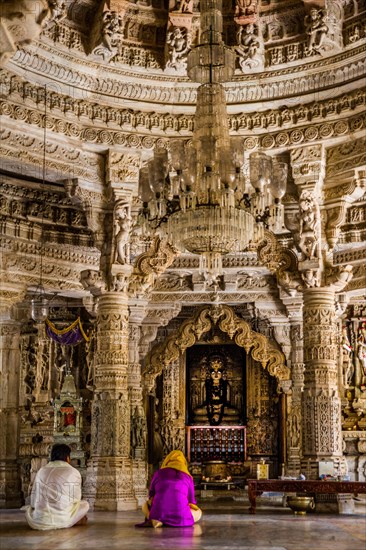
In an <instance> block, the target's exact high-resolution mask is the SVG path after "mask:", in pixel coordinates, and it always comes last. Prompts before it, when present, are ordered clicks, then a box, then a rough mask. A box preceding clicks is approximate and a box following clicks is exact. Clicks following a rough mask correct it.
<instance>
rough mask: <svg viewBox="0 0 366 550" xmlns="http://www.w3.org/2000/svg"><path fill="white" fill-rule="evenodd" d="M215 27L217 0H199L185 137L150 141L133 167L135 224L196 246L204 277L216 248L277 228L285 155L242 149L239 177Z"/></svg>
mask: <svg viewBox="0 0 366 550" xmlns="http://www.w3.org/2000/svg"><path fill="white" fill-rule="evenodd" d="M222 29H223V24H222V13H221V0H202V1H201V18H200V44H198V45H197V46H196V47H195V48H194V49H193V50H192V51H191V52H190V53H189V54H188V76H189V77H190V78H191V80H193V81H195V82H199V83H200V86H199V87H198V90H197V106H196V113H195V124H194V132H193V137H192V141H191V143H190V144H189V145H188V146H187V145H185V143H184V141H183V140H182V139H174V140H172V141H171V142H170V144H169V152H168V151H166V150H165V149H156V150H155V151H154V157H153V158H152V159H151V160H150V161H149V163H148V165H147V166H146V167H145V168H142V170H141V172H140V198H141V200H142V201H143V204H144V207H143V210H142V212H141V225H142V228H143V232H144V233H145V234H151V233H152V232H157V233H159V234H160V235H161V236H164V237H166V238H167V239H168V240H169V242H171V243H172V244H173V245H174V246H176V247H177V248H178V249H180V250H181V251H189V252H191V253H193V254H198V255H199V256H200V271H201V273H202V274H203V275H204V277H205V279H206V280H207V281H208V282H209V283H210V284H217V281H218V277H219V276H220V275H221V273H222V256H223V255H225V254H228V253H234V252H240V251H243V250H245V248H246V247H247V246H248V244H249V243H250V242H255V241H258V239H260V237H261V235H262V233H263V230H264V228H265V227H270V228H271V229H274V230H280V229H281V228H282V226H283V207H282V204H281V198H282V197H283V195H284V193H285V190H286V181H287V165H286V163H283V162H275V163H274V162H272V159H271V158H270V157H269V156H267V155H265V154H264V153H261V152H256V153H253V154H251V155H250V159H249V160H250V163H249V173H250V182H249V181H247V178H245V177H244V170H245V166H244V146H243V139H242V138H240V137H230V135H229V121H228V115H227V107H226V99H225V89H224V87H223V85H222V82H226V81H228V80H229V79H230V78H231V77H232V75H233V74H234V69H235V53H234V51H232V50H230V49H229V48H227V47H226V46H225V45H224V43H223V40H222Z"/></svg>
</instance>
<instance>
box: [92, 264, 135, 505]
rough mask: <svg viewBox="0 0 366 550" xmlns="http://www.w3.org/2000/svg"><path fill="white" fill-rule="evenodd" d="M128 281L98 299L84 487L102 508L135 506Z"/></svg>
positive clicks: (93, 500)
mask: <svg viewBox="0 0 366 550" xmlns="http://www.w3.org/2000/svg"><path fill="white" fill-rule="evenodd" d="M121 277H122V273H120V274H119V282H121ZM126 286H127V285H123V286H120V285H118V288H119V289H121V290H119V291H117V292H106V293H105V294H103V295H102V296H100V298H99V304H98V314H97V352H96V365H95V379H94V384H95V393H94V400H93V404H92V441H91V458H90V461H89V463H88V470H87V475H86V486H85V491H84V493H85V496H86V498H87V499H88V500H89V501H90V503H91V505H92V506H94V508H96V509H103V510H132V509H136V508H137V500H136V497H135V494H134V489H133V465H132V459H131V456H130V455H131V445H130V438H131V435H130V432H131V420H130V411H131V407H130V400H129V395H128V384H127V373H128V296H127V292H126V290H124V289H126Z"/></svg>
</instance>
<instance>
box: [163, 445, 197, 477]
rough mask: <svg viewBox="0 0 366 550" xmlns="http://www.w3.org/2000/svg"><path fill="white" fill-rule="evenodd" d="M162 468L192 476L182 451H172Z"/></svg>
mask: <svg viewBox="0 0 366 550" xmlns="http://www.w3.org/2000/svg"><path fill="white" fill-rule="evenodd" d="M161 467H162V468H174V469H175V470H179V471H180V472H184V473H185V474H188V475H189V476H191V474H190V473H189V470H188V463H187V460H186V457H185V456H184V454H183V453H182V451H172V452H171V453H169V454H168V455H167V456H166V457H165V459H164V460H163V463H162V465H161ZM191 477H192V476H191Z"/></svg>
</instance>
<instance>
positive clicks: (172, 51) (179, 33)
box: [166, 27, 189, 69]
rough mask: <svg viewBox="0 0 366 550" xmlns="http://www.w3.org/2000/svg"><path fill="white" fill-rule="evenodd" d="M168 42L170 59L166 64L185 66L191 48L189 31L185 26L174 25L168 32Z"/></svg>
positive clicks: (177, 66)
mask: <svg viewBox="0 0 366 550" xmlns="http://www.w3.org/2000/svg"><path fill="white" fill-rule="evenodd" d="M167 44H168V48H169V59H168V61H167V64H166V66H167V67H172V68H173V69H178V68H180V67H183V66H185V64H186V58H187V53H188V50H189V44H188V32H187V29H186V28H184V27H182V28H181V27H174V29H173V30H172V31H170V32H169V33H168V36H167Z"/></svg>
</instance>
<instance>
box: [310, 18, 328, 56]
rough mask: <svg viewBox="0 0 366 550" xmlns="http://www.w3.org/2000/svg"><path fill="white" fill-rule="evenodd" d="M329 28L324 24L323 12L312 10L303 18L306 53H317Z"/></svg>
mask: <svg viewBox="0 0 366 550" xmlns="http://www.w3.org/2000/svg"><path fill="white" fill-rule="evenodd" d="M328 31H329V28H328V25H327V24H326V23H325V13H324V11H323V10H317V9H316V8H313V9H312V10H310V13H309V15H307V16H306V17H305V32H306V34H307V37H308V38H307V51H308V52H309V53H314V52H319V50H320V49H321V47H322V45H323V42H324V39H325V37H326V35H327V34H328Z"/></svg>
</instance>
